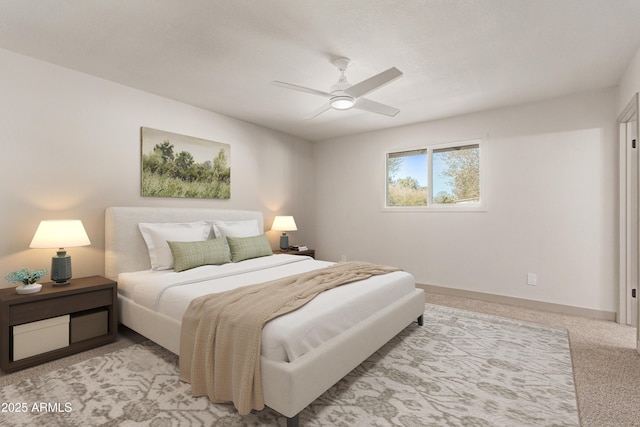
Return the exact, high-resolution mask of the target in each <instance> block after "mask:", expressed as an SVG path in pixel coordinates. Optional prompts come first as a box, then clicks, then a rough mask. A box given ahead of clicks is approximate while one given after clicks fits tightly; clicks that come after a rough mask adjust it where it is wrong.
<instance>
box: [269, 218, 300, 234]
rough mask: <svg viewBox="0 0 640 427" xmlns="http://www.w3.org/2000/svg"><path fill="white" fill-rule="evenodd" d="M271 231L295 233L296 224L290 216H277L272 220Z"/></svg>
mask: <svg viewBox="0 0 640 427" xmlns="http://www.w3.org/2000/svg"><path fill="white" fill-rule="evenodd" d="M271 229H272V230H276V231H296V230H297V229H298V227H296V222H295V221H294V219H293V217H292V216H277V217H275V218H274V219H273V225H272V226H271Z"/></svg>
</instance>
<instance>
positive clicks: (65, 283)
mask: <svg viewBox="0 0 640 427" xmlns="http://www.w3.org/2000/svg"><path fill="white" fill-rule="evenodd" d="M70 284H71V282H70V281H68V280H67V281H65V282H53V285H52V286H69V285H70Z"/></svg>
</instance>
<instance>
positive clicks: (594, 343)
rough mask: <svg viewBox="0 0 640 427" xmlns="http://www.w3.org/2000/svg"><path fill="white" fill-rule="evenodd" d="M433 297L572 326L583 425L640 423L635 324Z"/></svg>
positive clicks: (35, 371)
mask: <svg viewBox="0 0 640 427" xmlns="http://www.w3.org/2000/svg"><path fill="white" fill-rule="evenodd" d="M427 301H428V302H430V303H433V304H440V305H445V306H450V307H457V308H462V309H465V310H471V311H477V312H482V313H487V314H494V315H498V316H504V317H511V318H514V319H521V320H526V321H531V322H538V323H543V324H547V325H552V326H559V327H564V328H566V329H567V330H568V331H569V340H570V344H571V355H572V359H573V367H574V376H575V385H576V391H577V397H578V407H579V414H580V421H581V424H582V426H584V427H607V426H612V427H618V426H620V427H625V426H629V427H632V426H640V355H639V354H638V353H637V352H636V351H635V348H634V345H635V329H634V328H631V327H628V326H622V325H619V324H616V323H613V322H607V321H601V320H593V319H587V318H582V317H576V316H567V315H561V314H554V313H546V312H542V311H537V310H531V309H523V308H521V307H515V306H510V305H505V304H497V303H488V302H484V301H479V300H472V299H466V298H461V297H453V296H447V295H439V294H435V293H427ZM141 341H143V338H142V337H140V336H139V335H137V334H135V333H134V332H131V331H130V330H128V329H127V328H124V327H122V328H121V333H120V336H119V338H118V342H116V343H114V344H110V345H107V346H104V347H100V348H98V349H94V350H91V351H87V352H84V353H81V354H79V355H74V356H70V357H67V358H65V359H61V360H58V361H55V362H52V363H50V364H46V365H43V366H39V367H34V368H30V369H26V370H23V371H19V372H16V373H12V374H8V375H5V374H3V373H2V372H1V371H0V387H1V386H4V385H7V384H11V383H14V382H16V381H19V380H21V379H24V378H29V377H32V376H38V375H42V374H43V373H46V372H50V371H52V370H55V369H59V368H63V367H66V366H70V365H72V364H74V363H77V362H79V361H81V360H85V359H88V358H91V357H94V356H95V355H99V354H104V353H107V352H110V351H114V350H117V349H120V348H124V347H126V346H130V345H132V344H134V343H137V342H141Z"/></svg>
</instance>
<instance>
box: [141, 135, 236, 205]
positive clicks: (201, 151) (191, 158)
mask: <svg viewBox="0 0 640 427" xmlns="http://www.w3.org/2000/svg"><path fill="white" fill-rule="evenodd" d="M140 140H141V144H140V145H141V157H142V168H141V171H142V178H141V193H142V195H143V196H148V197H188V198H198V199H229V198H230V197H231V167H230V166H229V162H230V151H231V146H230V145H229V144H223V143H222V142H215V141H208V140H206V139H200V138H194V137H191V136H185V135H180V134H177V133H171V132H165V131H162V130H157V129H151V128H146V127H142V128H140Z"/></svg>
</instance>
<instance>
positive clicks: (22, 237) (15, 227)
mask: <svg viewBox="0 0 640 427" xmlns="http://www.w3.org/2000/svg"><path fill="white" fill-rule="evenodd" d="M0 70H2V78H0V141H1V146H2V156H0V177H1V179H2V186H1V187H0V200H1V202H0V218H1V219H2V221H1V222H0V237H1V238H0V287H7V286H10V284H9V283H7V282H6V281H4V280H3V278H4V277H5V276H6V275H7V274H8V273H9V272H11V271H14V270H16V269H19V268H22V267H30V268H49V267H50V264H51V256H53V255H55V250H49V249H29V248H28V246H29V243H30V242H31V239H32V237H33V234H34V232H35V230H36V227H37V225H38V223H39V222H40V220H42V219H61V218H78V219H81V220H82V221H83V223H84V225H85V228H86V229H87V233H88V234H89V238H90V239H91V242H92V244H91V246H88V247H80V248H71V249H69V254H70V255H71V256H72V260H73V273H74V276H77V277H81V276H86V275H92V274H103V273H104V253H103V250H104V209H105V208H106V207H108V206H143V205H144V206H187V207H220V208H229V209H255V210H262V211H263V213H264V215H265V223H266V224H265V225H266V229H268V228H269V227H270V226H271V221H272V220H273V216H274V215H276V214H292V215H295V217H296V221H297V222H298V228H299V230H300V231H298V232H295V233H294V236H295V238H296V240H297V241H306V242H309V244H312V243H313V241H312V237H313V236H312V234H311V233H310V231H311V228H312V224H313V220H314V213H313V207H312V201H313V198H312V196H311V195H310V194H309V191H307V190H308V188H311V186H312V179H313V174H312V173H311V174H310V173H309V171H312V170H313V162H312V147H311V144H310V143H309V142H307V141H304V140H301V139H298V138H295V137H291V136H288V135H284V134H282V133H279V132H275V131H272V130H269V129H266V128H262V127H259V126H256V125H253V124H249V123H246V122H242V121H239V120H236V119H232V118H229V117H225V116H222V115H219V114H215V113H211V112H208V111H204V110H202V109H198V108H195V107H192V106H189V105H185V104H181V103H178V102H174V101H171V100H168V99H164V98H161V97H158V96H155V95H151V94H149V93H145V92H141V91H138V90H134V89H131V88H128V87H125V86H121V85H117V84H114V83H111V82H107V81H105V80H101V79H98V78H95V77H92V76H88V75H86V74H81V73H78V72H75V71H71V70H69V69H65V68H61V67H57V66H54V65H51V64H48V63H45V62H40V61H37V60H34V59H31V58H28V57H24V56H20V55H16V54H14V53H12V52H8V51H5V50H0ZM141 126H147V127H152V128H156V129H161V130H166V131H170V132H175V133H181V134H185V135H190V136H195V137H199V138H204V139H210V140H214V141H220V142H224V143H228V144H230V145H231V159H230V160H231V162H230V163H231V171H232V172H231V176H232V178H231V199H230V200H198V199H170V198H148V197H141V196H140V127H141ZM305 230H307V231H306V232H305ZM269 237H270V239H271V241H272V245H273V246H274V247H277V245H278V240H277V237H278V235H277V233H276V232H273V233H269Z"/></svg>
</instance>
